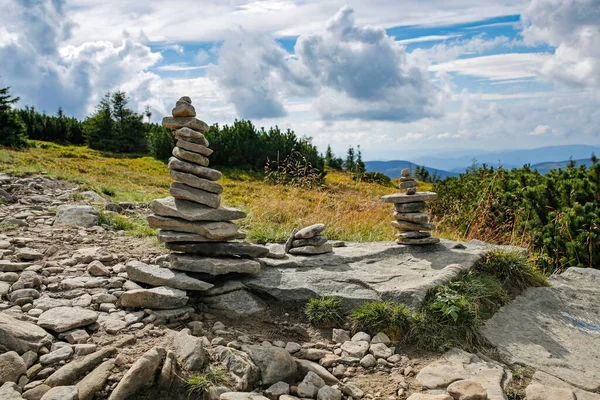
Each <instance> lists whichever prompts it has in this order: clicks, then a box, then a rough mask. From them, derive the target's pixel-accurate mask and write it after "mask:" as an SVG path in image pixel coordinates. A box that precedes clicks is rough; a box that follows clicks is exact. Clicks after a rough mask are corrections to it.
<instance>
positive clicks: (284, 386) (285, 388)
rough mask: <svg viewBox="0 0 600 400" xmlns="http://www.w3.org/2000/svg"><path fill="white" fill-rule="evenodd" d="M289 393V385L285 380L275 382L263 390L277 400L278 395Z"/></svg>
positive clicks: (270, 397)
mask: <svg viewBox="0 0 600 400" xmlns="http://www.w3.org/2000/svg"><path fill="white" fill-rule="evenodd" d="M289 393H290V385H289V384H288V383H286V382H277V383H274V384H272V385H271V386H269V387H268V388H267V389H266V390H265V394H266V395H267V397H268V398H269V399H271V400H278V399H279V397H280V396H285V395H286V394H289Z"/></svg>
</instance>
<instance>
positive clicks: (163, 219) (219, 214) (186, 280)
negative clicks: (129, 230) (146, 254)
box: [121, 97, 269, 309]
mask: <svg viewBox="0 0 600 400" xmlns="http://www.w3.org/2000/svg"><path fill="white" fill-rule="evenodd" d="M195 116H196V111H195V109H194V107H193V106H192V101H191V99H190V98H189V97H182V98H181V99H179V101H177V105H176V107H175V108H174V109H173V116H172V117H165V118H163V121H162V124H163V126H164V127H165V128H169V129H174V130H175V131H174V132H173V135H174V136H175V138H176V139H177V144H176V147H175V148H174V149H173V157H171V158H170V159H169V162H168V164H167V168H169V170H170V171H171V178H172V179H173V180H174V181H175V182H173V183H172V184H171V187H170V190H169V193H170V194H171V196H170V197H167V198H164V199H157V200H154V201H153V202H152V204H151V205H150V209H151V210H152V212H153V213H154V214H151V215H149V216H148V223H149V224H150V226H151V227H152V228H155V229H160V232H159V234H158V239H159V241H161V242H163V243H165V244H166V247H167V248H168V249H169V250H172V251H173V252H174V253H171V254H170V255H169V256H168V258H167V260H166V261H165V262H164V263H162V266H168V268H163V267H161V266H158V265H146V264H143V263H140V262H131V263H128V264H127V274H128V276H129V278H130V279H131V280H133V281H135V282H138V283H143V284H145V285H149V286H154V288H152V289H143V288H142V289H139V291H140V293H135V292H136V291H133V292H134V293H133V294H131V292H132V291H130V292H127V293H128V297H126V298H125V301H123V300H122V304H121V305H122V306H126V307H127V306H129V307H140V308H154V307H153V306H156V304H157V303H160V304H161V305H162V307H161V308H167V309H172V308H180V307H183V306H185V304H187V301H188V297H187V292H185V291H186V290H191V291H200V292H201V291H206V290H209V289H211V288H212V287H213V286H214V285H213V283H211V282H214V281H216V280H219V281H222V280H223V279H222V278H223V276H224V275H227V274H258V273H259V272H260V269H261V265H260V263H259V262H258V261H255V260H252V258H254V257H264V256H266V255H267V254H268V253H269V250H268V249H267V248H265V247H262V246H256V245H253V244H250V243H243V242H233V240H236V239H244V238H245V237H246V234H245V233H243V232H241V231H240V230H239V226H238V225H236V224H235V223H233V222H231V221H232V220H237V219H241V218H245V217H246V213H244V212H243V211H241V210H237V209H234V208H227V207H221V206H220V205H221V196H220V194H221V193H222V192H223V186H221V185H220V184H218V183H217V182H216V181H217V180H219V179H220V178H221V176H222V174H221V173H220V172H219V171H217V170H214V169H210V168H208V165H209V161H208V156H210V155H211V154H212V152H213V151H212V150H211V149H209V148H208V146H209V143H208V140H206V138H205V137H204V135H203V133H206V132H208V125H207V124H206V123H204V122H202V121H200V120H198V119H196V118H195ZM158 297H159V298H160V301H159V302H157V301H156V300H157V298H158Z"/></svg>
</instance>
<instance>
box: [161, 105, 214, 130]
mask: <svg viewBox="0 0 600 400" xmlns="http://www.w3.org/2000/svg"><path fill="white" fill-rule="evenodd" d="M172 114H173V116H172V117H164V118H163V120H162V125H163V126H164V127H165V128H168V129H178V130H180V129H182V128H188V129H191V130H193V131H196V132H200V133H206V132H208V125H207V124H206V123H205V122H204V121H200V120H199V119H197V118H196V110H195V109H194V106H192V100H191V99H190V98H189V97H187V96H183V97H182V98H180V99H179V100H178V101H177V104H176V105H175V108H174V109H173V111H172Z"/></svg>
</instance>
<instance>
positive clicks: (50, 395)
mask: <svg viewBox="0 0 600 400" xmlns="http://www.w3.org/2000/svg"><path fill="white" fill-rule="evenodd" d="M78 398H79V394H78V392H77V386H57V387H53V388H52V389H50V390H48V391H47V392H46V394H44V395H43V396H42V399H41V400H78Z"/></svg>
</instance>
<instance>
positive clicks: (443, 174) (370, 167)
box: [365, 160, 459, 179]
mask: <svg viewBox="0 0 600 400" xmlns="http://www.w3.org/2000/svg"><path fill="white" fill-rule="evenodd" d="M365 166H366V168H367V171H368V172H381V173H382V174H386V175H387V176H389V177H390V178H392V179H394V178H399V177H400V176H401V172H402V170H403V169H404V168H410V170H411V171H412V172H413V173H414V172H415V169H416V168H417V164H415V163H412V162H410V161H404V160H392V161H366V162H365ZM425 169H427V171H428V172H429V174H430V175H433V174H436V175H437V176H439V177H440V178H441V179H444V178H447V177H449V176H458V175H459V174H457V173H454V172H449V171H444V170H441V169H437V168H430V167H428V166H425Z"/></svg>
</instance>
